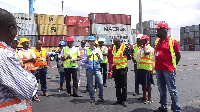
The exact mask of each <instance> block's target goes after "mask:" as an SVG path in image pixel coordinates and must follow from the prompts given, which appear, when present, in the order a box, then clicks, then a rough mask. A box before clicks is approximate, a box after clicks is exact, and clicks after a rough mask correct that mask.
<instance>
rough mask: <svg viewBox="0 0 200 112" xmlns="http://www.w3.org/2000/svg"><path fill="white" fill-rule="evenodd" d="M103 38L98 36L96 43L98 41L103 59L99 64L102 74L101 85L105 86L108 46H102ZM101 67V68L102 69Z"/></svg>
mask: <svg viewBox="0 0 200 112" xmlns="http://www.w3.org/2000/svg"><path fill="white" fill-rule="evenodd" d="M104 41H105V39H104V38H99V39H98V43H99V48H100V50H101V51H102V55H103V60H102V62H101V64H100V66H101V69H100V71H101V73H102V74H103V86H104V87H107V85H106V80H107V75H108V74H107V63H108V57H107V56H108V48H107V47H106V46H103V43H104ZM102 69H103V70H102Z"/></svg>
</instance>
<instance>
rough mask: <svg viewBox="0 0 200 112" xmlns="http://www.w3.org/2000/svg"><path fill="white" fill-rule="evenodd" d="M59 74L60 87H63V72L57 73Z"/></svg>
mask: <svg viewBox="0 0 200 112" xmlns="http://www.w3.org/2000/svg"><path fill="white" fill-rule="evenodd" d="M59 74H60V86H63V83H64V80H65V72H59Z"/></svg>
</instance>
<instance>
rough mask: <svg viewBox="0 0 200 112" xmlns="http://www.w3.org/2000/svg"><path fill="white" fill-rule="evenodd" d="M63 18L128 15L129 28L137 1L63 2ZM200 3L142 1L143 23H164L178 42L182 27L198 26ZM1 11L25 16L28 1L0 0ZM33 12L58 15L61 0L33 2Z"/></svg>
mask: <svg viewBox="0 0 200 112" xmlns="http://www.w3.org/2000/svg"><path fill="white" fill-rule="evenodd" d="M63 1H64V12H63V14H64V15H71V16H88V14H89V13H91V12H93V13H104V12H109V13H111V14H128V15H131V24H132V25H131V27H132V28H135V27H136V24H137V23H138V22H139V1H138V0H134V1H133V0H124V1H118V0H101V1H93V0H71V1H69V0H63ZM199 6H200V1H199V0H142V10H143V12H142V14H143V18H142V20H143V21H149V20H156V21H166V22H167V23H168V24H169V27H170V28H172V36H173V37H175V38H177V39H179V35H180V34H179V30H180V27H183V26H191V25H197V24H199V19H200V17H199V16H198V15H200V7H199ZM0 7H2V8H5V9H7V10H8V11H10V12H18V13H28V10H29V9H28V0H17V2H16V0H6V1H5V0H0ZM35 12H36V13H39V14H55V15H61V14H62V9H61V0H36V2H35Z"/></svg>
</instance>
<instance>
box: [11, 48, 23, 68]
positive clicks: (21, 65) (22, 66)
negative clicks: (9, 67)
mask: <svg viewBox="0 0 200 112" xmlns="http://www.w3.org/2000/svg"><path fill="white" fill-rule="evenodd" d="M13 51H14V52H15V54H16V55H17V56H18V58H19V60H20V62H21V66H22V67H23V61H22V59H21V58H20V56H19V54H18V53H17V51H16V50H15V49H13Z"/></svg>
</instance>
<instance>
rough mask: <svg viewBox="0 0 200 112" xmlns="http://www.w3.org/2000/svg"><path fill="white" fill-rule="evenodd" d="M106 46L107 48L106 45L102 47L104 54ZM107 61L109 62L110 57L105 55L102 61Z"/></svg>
mask: <svg viewBox="0 0 200 112" xmlns="http://www.w3.org/2000/svg"><path fill="white" fill-rule="evenodd" d="M105 48H106V46H102V48H101V51H102V54H103V53H104V51H105ZM107 62H108V57H107V56H103V61H102V62H101V63H107Z"/></svg>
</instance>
